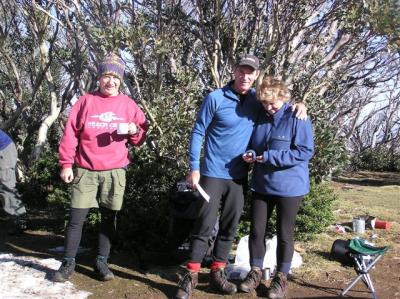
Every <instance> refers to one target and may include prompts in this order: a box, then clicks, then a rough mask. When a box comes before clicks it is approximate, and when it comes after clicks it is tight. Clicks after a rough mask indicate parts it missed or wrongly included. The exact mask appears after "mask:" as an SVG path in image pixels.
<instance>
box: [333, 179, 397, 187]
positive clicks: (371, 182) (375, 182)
mask: <svg viewBox="0 0 400 299" xmlns="http://www.w3.org/2000/svg"><path fill="white" fill-rule="evenodd" d="M332 181H334V182H338V183H345V184H352V185H360V186H373V187H379V186H389V185H400V181H399V180H397V179H373V178H349V177H334V178H332Z"/></svg>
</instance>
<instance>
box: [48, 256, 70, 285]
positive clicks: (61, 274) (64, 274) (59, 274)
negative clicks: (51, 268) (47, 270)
mask: <svg viewBox="0 0 400 299" xmlns="http://www.w3.org/2000/svg"><path fill="white" fill-rule="evenodd" d="M74 272H75V259H74V258H64V259H63V261H62V264H61V266H60V268H59V269H58V270H57V271H56V272H55V273H54V276H53V281H55V282H65V281H67V280H68V279H69V278H70V277H71V275H72V274H74Z"/></svg>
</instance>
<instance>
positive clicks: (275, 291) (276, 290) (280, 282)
mask: <svg viewBox="0 0 400 299" xmlns="http://www.w3.org/2000/svg"><path fill="white" fill-rule="evenodd" d="M287 291H288V283H287V278H286V275H285V274H283V273H282V272H278V273H276V275H275V277H274V279H273V280H272V282H271V286H270V287H269V290H268V292H267V298H270V299H281V298H285V297H286V295H287Z"/></svg>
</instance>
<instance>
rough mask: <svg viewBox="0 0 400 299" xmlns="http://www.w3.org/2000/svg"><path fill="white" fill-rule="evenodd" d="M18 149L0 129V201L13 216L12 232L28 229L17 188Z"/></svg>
mask: <svg viewBox="0 0 400 299" xmlns="http://www.w3.org/2000/svg"><path fill="white" fill-rule="evenodd" d="M17 155H18V153H17V149H16V147H15V144H14V142H13V141H12V139H11V137H10V136H8V135H7V134H6V133H5V132H4V131H3V130H0V202H1V206H2V208H3V210H4V211H5V212H6V213H7V214H8V215H10V216H11V217H12V219H13V220H14V225H15V227H14V228H13V229H12V230H11V231H10V233H13V234H14V233H20V232H22V231H23V230H24V229H26V219H25V217H26V210H25V206H24V205H23V204H22V202H21V200H20V199H19V196H18V193H17V191H16V189H15V184H16V177H15V167H16V164H17Z"/></svg>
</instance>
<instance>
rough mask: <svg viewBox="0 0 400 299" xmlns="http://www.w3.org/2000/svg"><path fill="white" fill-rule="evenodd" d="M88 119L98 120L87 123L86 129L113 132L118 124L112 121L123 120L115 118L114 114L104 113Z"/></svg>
mask: <svg viewBox="0 0 400 299" xmlns="http://www.w3.org/2000/svg"><path fill="white" fill-rule="evenodd" d="M90 117H93V118H98V119H99V121H89V122H88V123H87V126H88V128H93V129H104V130H114V129H116V128H117V126H118V123H115V122H112V121H113V120H123V118H122V117H118V116H116V115H115V113H114V112H104V113H101V114H97V115H92V116H90Z"/></svg>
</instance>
